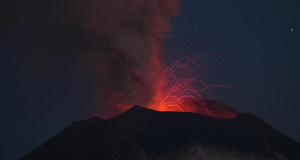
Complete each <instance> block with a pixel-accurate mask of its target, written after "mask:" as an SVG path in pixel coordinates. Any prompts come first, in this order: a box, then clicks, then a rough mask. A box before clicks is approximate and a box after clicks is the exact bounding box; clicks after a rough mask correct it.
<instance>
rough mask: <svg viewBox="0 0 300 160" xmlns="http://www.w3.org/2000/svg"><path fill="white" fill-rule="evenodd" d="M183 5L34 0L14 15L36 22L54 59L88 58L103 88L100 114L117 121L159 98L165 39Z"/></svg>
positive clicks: (171, 1)
mask: <svg viewBox="0 0 300 160" xmlns="http://www.w3.org/2000/svg"><path fill="white" fill-rule="evenodd" d="M179 3H180V0H89V1H87V0H64V1H58V0H52V1H43V2H41V1H37V0H31V1H26V2H24V1H20V2H19V3H18V5H17V6H18V7H17V8H16V9H15V10H11V11H10V13H11V14H10V15H11V16H14V17H17V19H18V18H20V17H22V19H23V21H28V22H31V25H32V28H33V35H34V37H33V39H34V41H35V44H37V45H38V46H43V47H47V48H48V49H49V50H50V55H51V56H60V55H75V54H76V55H82V57H83V59H84V63H85V64H86V66H87V67H88V68H89V69H90V70H91V71H93V75H94V78H95V81H96V84H97V85H96V87H95V99H96V102H97V104H98V106H99V111H100V112H105V113H106V117H111V116H114V115H116V114H118V113H120V112H122V111H124V110H126V109H128V108H129V107H131V106H133V105H136V104H138V105H142V106H146V105H147V104H148V103H152V101H153V100H154V99H157V98H158V97H159V95H160V89H161V88H162V85H163V83H164V79H163V64H162V61H161V60H162V58H163V41H164V38H166V36H167V35H168V31H170V29H171V27H170V24H169V22H170V19H171V18H172V17H175V16H176V15H177V14H178V13H179V10H178V7H179ZM43 54H45V53H43ZM46 57H47V56H46ZM48 57H49V55H48Z"/></svg>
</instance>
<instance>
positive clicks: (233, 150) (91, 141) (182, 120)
mask: <svg viewBox="0 0 300 160" xmlns="http://www.w3.org/2000/svg"><path fill="white" fill-rule="evenodd" d="M211 104H216V103H215V102H214V103H211ZM215 106H218V105H215ZM219 106H223V107H224V105H219ZM215 109H216V110H217V108H215ZM223 109H224V108H223ZM226 110H227V111H228V110H231V111H234V110H233V109H226ZM234 112H236V111H234ZM36 159H43V160H47V159H64V160H65V159H72V160H79V159H84V160H96V159H105V160H109V159H112V160H119V159H172V160H177V159H203V160H211V159H214V160H215V159H230V160H234V159H282V160H284V159H291V160H299V159H300V144H299V143H297V142H296V141H294V140H293V139H291V138H289V137H287V136H286V135H284V134H282V133H281V132H279V131H278V130H276V129H274V128H273V127H271V126H270V125H268V124H266V123H265V122H263V121H262V120H261V119H259V118H258V117H256V116H255V115H253V114H249V113H237V114H236V115H235V117H233V118H216V117H209V116H205V115H200V114H195V113H188V112H159V111H154V110H150V109H147V108H143V107H140V106H134V107H132V108H131V109H129V110H127V111H125V112H124V113H122V114H120V115H118V116H116V117H114V118H112V119H108V120H104V119H101V118H99V117H92V118H90V119H87V120H84V121H77V122H73V124H71V125H70V126H69V127H67V128H66V129H64V130H63V131H61V132H60V133H59V134H57V135H56V136H54V137H53V138H51V139H50V140H48V141H47V142H45V143H44V144H43V145H41V146H40V147H38V148H37V149H35V150H34V151H32V152H31V153H29V154H28V155H26V156H25V157H23V158H21V160H36Z"/></svg>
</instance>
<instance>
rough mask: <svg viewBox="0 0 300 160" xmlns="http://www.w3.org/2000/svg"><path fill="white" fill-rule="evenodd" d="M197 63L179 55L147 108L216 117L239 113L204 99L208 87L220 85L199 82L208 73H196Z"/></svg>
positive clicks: (229, 116) (168, 69)
mask: <svg viewBox="0 0 300 160" xmlns="http://www.w3.org/2000/svg"><path fill="white" fill-rule="evenodd" d="M197 63H198V58H196V59H190V58H182V59H179V60H177V61H175V62H173V63H172V64H171V65H170V66H169V67H167V68H166V69H165V71H164V75H163V77H164V78H163V79H164V80H165V82H164V88H162V89H161V93H159V94H157V96H156V97H154V99H153V100H152V102H150V103H149V104H148V105H147V108H149V109H153V110H157V111H173V112H192V113H198V114H201V115H206V116H211V117H219V118H233V117H235V115H236V114H237V113H238V112H237V111H235V110H234V109H231V108H230V107H227V106H226V105H224V104H221V103H218V102H216V101H212V100H204V96H206V95H207V94H210V93H209V92H208V91H207V90H208V89H210V88H212V87H223V86H221V85H214V86H209V85H207V84H206V83H204V82H203V81H201V80H200V79H201V78H202V77H205V76H206V77H207V75H204V74H203V75H202V74H196V73H197V72H199V68H200V66H201V65H203V63H204V62H203V63H198V64H197ZM193 66H194V67H193ZM225 88H226V87H225Z"/></svg>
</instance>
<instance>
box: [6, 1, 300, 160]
mask: <svg viewBox="0 0 300 160" xmlns="http://www.w3.org/2000/svg"><path fill="white" fill-rule="evenodd" d="M299 8H300V1H298V0H286V1H282V0H281V1H280V0H272V1H266V0H252V1H248V0H245V1H240V0H231V1H222V0H183V1H182V2H181V5H180V10H181V13H180V14H179V15H178V16H177V17H176V18H175V19H174V20H173V21H172V26H173V30H172V33H173V36H172V37H171V38H170V39H167V40H166V41H165V53H166V54H165V63H166V64H167V63H169V62H170V61H174V60H176V59H177V58H180V57H192V56H194V55H197V54H199V53H209V54H210V53H214V54H218V55H220V56H221V57H223V58H222V59H215V60H212V61H209V63H212V64H213V65H212V64H207V65H208V66H214V67H211V70H209V71H208V73H209V74H210V75H212V76H214V77H217V79H218V83H219V84H222V85H224V86H227V87H229V88H231V89H233V90H234V91H236V92H237V93H239V94H240V95H241V96H242V97H243V98H244V99H245V100H246V101H247V103H248V104H249V105H247V104H246V103H245V102H244V101H243V100H242V99H241V98H240V97H239V96H237V95H236V94H234V93H232V92H230V91H226V90H224V89H216V90H212V93H213V95H215V96H216V97H219V98H218V99H219V100H220V101H222V102H224V103H226V104H228V105H229V106H231V107H233V108H235V109H237V110H239V111H242V112H251V113H253V114H255V115H256V116H258V117H260V118H261V119H263V120H264V121H265V122H267V123H268V124H270V125H271V126H273V127H275V128H276V129H278V130H279V131H281V132H283V133H284V134H286V135H288V136H290V137H291V138H293V139H294V140H296V141H298V142H300V116H299V113H300V101H299V98H300V93H299V91H300V84H299V82H300V75H299V70H300V63H299V60H300V36H299V29H300V22H299V19H300V10H299ZM16 12H18V11H16ZM9 18H10V17H8V18H6V20H5V21H4V22H9V21H10V19H9ZM3 26H4V27H3ZM3 26H1V32H0V35H1V36H0V41H1V43H0V53H1V55H0V67H1V70H0V75H1V78H0V82H1V83H0V85H1V86H0V88H1V90H0V98H1V99H0V103H1V107H0V126H1V130H0V159H3V160H6V159H17V158H20V157H22V156H24V155H25V154H27V153H29V152H30V151H32V150H33V149H35V148H37V147H38V146H40V145H41V144H42V143H44V142H45V141H46V140H48V139H49V138H51V137H52V136H54V135H56V134H57V133H59V132H60V131H61V130H62V129H64V128H66V127H67V126H68V125H70V124H71V123H72V122H73V121H74V120H82V119H86V118H88V117H90V116H93V111H94V110H95V104H94V102H93V98H94V97H93V85H90V81H91V80H90V78H89V76H88V75H87V74H86V70H85V69H84V68H83V67H82V66H81V65H80V62H81V58H82V57H80V56H76V55H65V56H59V57H52V56H51V57H43V56H42V57H36V55H35V54H32V53H33V52H47V49H46V48H43V47H36V46H34V45H33V44H32V41H31V39H32V38H33V37H32V30H31V29H32V28H31V25H30V23H28V22H27V21H26V19H25V20H24V19H23V20H20V21H17V23H13V25H9V27H7V26H5V25H3ZM33 55H34V56H33ZM42 55H43V54H42ZM45 55H48V54H45ZM36 59H43V60H42V61H38V62H37V61H36ZM44 59H46V60H44ZM40 63H41V64H40ZM208 83H209V82H208Z"/></svg>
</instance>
